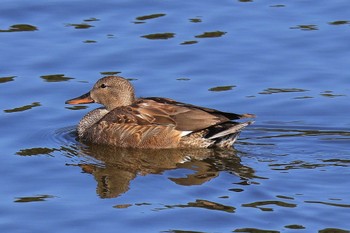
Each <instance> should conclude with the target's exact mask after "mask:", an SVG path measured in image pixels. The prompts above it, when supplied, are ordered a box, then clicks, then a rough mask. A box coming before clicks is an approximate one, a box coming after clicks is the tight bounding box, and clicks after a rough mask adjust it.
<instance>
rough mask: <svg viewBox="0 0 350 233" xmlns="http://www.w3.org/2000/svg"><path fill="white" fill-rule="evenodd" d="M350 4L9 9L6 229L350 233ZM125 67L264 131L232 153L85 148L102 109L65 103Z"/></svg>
mask: <svg viewBox="0 0 350 233" xmlns="http://www.w3.org/2000/svg"><path fill="white" fill-rule="evenodd" d="M348 6H349V4H348V2H347V1H345V0H343V1H341V0H337V1H318V2H317V3H314V2H309V1H294V2H291V1H221V2H218V1H209V0H208V1H201V2H200V3H199V2H198V1H197V2H196V1H177V2H171V1H151V2H149V1H147V2H146V1H143V0H138V1H133V2H130V1H108V0H104V1H98V2H86V1H73V2H72V1H40V0H39V1H34V2H33V1H19V0H12V1H8V0H5V1H2V5H1V8H0V19H1V24H0V54H1V55H0V64H1V66H0V99H1V102H0V109H1V114H0V120H1V125H0V132H1V134H0V135H1V136H0V138H1V140H0V145H1V154H0V155H1V158H2V163H1V165H0V168H1V171H2V176H1V179H0V184H1V186H0V187H1V188H0V190H1V194H2V201H1V204H0V207H1V208H0V230H1V232H101V231H103V232H232V231H234V232H327V233H330V232H332V233H333V232H349V230H350V224H349V220H348V219H349V217H350V209H349V208H350V196H349V191H348V187H349V186H350V182H349V177H350V172H349V164H350V152H349V143H350V130H349V127H350V121H349V117H348V106H349V104H348V103H349V94H348V93H349V90H350V88H349V81H348V78H349V77H348V76H349V72H348V64H349V61H350V60H349V57H350V56H349V55H350V52H349V43H348V41H349V36H350V34H349V25H350V19H349V15H350V12H349V11H350V10H349V7H348ZM119 72H121V74H120V75H122V76H124V77H127V78H131V79H132V80H133V81H132V82H133V84H134V85H135V88H136V90H137V95H139V96H164V97H170V98H174V99H176V100H179V101H184V102H189V103H192V104H198V105H203V106H207V107H212V108H217V109H221V110H224V111H233V112H237V113H246V112H248V113H254V114H256V115H257V119H256V123H255V124H254V125H252V126H251V127H249V128H248V129H247V130H246V131H244V132H243V133H242V134H241V137H240V140H239V141H238V142H237V144H236V145H235V148H234V150H232V151H208V150H191V151H182V150H181V151H179V150H170V151H169V150H165V151H164V150H159V151H152V150H150V151H138V150H118V149H108V148H103V147H99V146H93V147H92V146H90V147H89V146H86V145H83V144H81V143H79V142H78V141H77V140H76V135H75V131H74V129H75V126H76V124H77V122H78V121H79V119H80V118H81V117H82V116H83V115H84V114H85V113H86V112H87V111H90V110H91V109H93V108H96V107H97V106H98V105H90V106H81V107H72V106H66V105H65V104H64V102H65V100H67V99H70V98H72V97H75V96H78V95H80V94H83V93H85V92H86V91H88V90H89V89H90V88H91V86H92V84H93V83H94V82H95V81H96V80H97V79H98V78H100V77H102V76H103V75H106V74H114V73H119ZM189 155H192V156H193V157H194V158H192V159H190V158H189Z"/></svg>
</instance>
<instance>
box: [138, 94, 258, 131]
mask: <svg viewBox="0 0 350 233" xmlns="http://www.w3.org/2000/svg"><path fill="white" fill-rule="evenodd" d="M131 106H132V107H134V108H135V109H137V111H138V112H139V113H140V115H139V116H140V117H141V118H142V119H145V120H147V121H148V122H152V123H153V124H173V125H175V129H176V130H179V131H189V132H193V131H198V130H202V129H205V128H208V127H210V126H213V125H217V124H221V123H225V122H228V121H231V120H235V119H240V118H244V117H253V115H249V114H243V115H239V114H235V113H228V112H221V111H218V110H215V109H211V108H205V107H200V106H196V105H191V104H186V103H181V102H177V101H175V100H172V99H168V98H160V97H150V98H142V99H138V101H136V102H135V103H134V104H133V105H131Z"/></svg>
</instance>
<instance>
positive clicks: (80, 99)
mask: <svg viewBox="0 0 350 233" xmlns="http://www.w3.org/2000/svg"><path fill="white" fill-rule="evenodd" d="M94 102H95V101H94V100H93V99H92V98H91V96H90V92H88V93H86V94H84V95H82V96H79V97H77V98H74V99H70V100H67V101H66V104H90V103H94Z"/></svg>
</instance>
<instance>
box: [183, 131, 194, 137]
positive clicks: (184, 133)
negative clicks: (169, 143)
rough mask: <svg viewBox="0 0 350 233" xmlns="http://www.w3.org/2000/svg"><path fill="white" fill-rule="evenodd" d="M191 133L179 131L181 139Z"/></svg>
mask: <svg viewBox="0 0 350 233" xmlns="http://www.w3.org/2000/svg"><path fill="white" fill-rule="evenodd" d="M192 132H193V131H181V134H180V136H181V137H183V136H186V135H188V134H190V133H192Z"/></svg>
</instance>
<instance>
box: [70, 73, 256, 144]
mask: <svg viewBox="0 0 350 233" xmlns="http://www.w3.org/2000/svg"><path fill="white" fill-rule="evenodd" d="M65 103H66V104H73V105H75V104H89V103H98V104H101V105H103V107H100V108H97V109H94V110H92V111H90V112H88V113H87V114H86V115H85V116H84V117H83V118H82V119H81V120H80V122H79V124H78V126H77V134H78V138H79V139H80V140H81V141H82V142H85V143H91V144H99V145H108V146H113V147H120V148H143V149H165V148H232V146H233V144H234V142H235V141H236V140H237V138H238V136H239V134H240V132H241V131H242V130H243V129H244V128H245V127H246V126H248V125H250V124H252V123H253V121H246V122H237V121H234V120H238V119H242V118H254V117H255V115H254V114H249V113H246V114H236V113H231V112H223V111H219V110H216V109H212V108H206V107H201V106H196V105H192V104H187V103H182V102H178V101H176V100H173V99H170V98H164V97H146V98H136V96H135V90H134V87H133V85H132V84H131V83H130V81H129V80H128V79H126V78H123V77H120V76H106V77H103V78H101V79H99V80H98V81H97V82H96V83H95V84H94V86H93V87H92V89H91V90H90V91H89V92H88V93H86V94H83V95H81V96H79V97H76V98H73V99H70V100H67V101H66V102H65Z"/></svg>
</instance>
